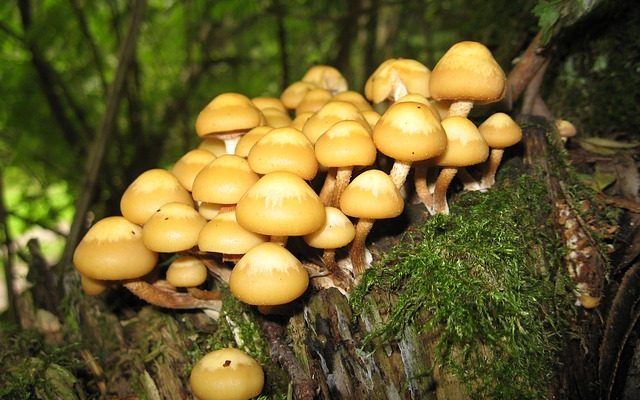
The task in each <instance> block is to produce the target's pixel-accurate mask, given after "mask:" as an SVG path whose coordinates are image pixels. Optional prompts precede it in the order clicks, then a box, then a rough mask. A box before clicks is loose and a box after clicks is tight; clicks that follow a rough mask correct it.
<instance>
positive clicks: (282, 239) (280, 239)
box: [269, 235, 289, 247]
mask: <svg viewBox="0 0 640 400" xmlns="http://www.w3.org/2000/svg"><path fill="white" fill-rule="evenodd" d="M287 239H289V236H276V235H273V236H271V240H269V241H270V242H271V243H275V244H279V245H280V246H282V247H285V246H286V245H287Z"/></svg>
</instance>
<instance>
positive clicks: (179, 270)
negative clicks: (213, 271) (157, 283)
mask: <svg viewBox="0 0 640 400" xmlns="http://www.w3.org/2000/svg"><path fill="white" fill-rule="evenodd" d="M208 275H209V273H208V270H207V267H206V266H205V265H204V263H203V262H202V261H201V260H200V259H198V258H196V257H192V256H183V257H178V258H176V259H175V260H173V262H172V263H171V264H170V265H169V268H167V275H166V278H167V282H169V284H170V285H171V286H174V287H196V286H200V285H202V284H203V283H205V282H206V281H207V276H208Z"/></svg>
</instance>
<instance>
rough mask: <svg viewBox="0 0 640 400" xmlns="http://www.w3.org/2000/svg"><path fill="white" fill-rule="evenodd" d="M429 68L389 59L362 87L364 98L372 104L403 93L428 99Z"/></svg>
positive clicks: (404, 60) (405, 59) (409, 61)
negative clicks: (419, 95)
mask: <svg viewBox="0 0 640 400" xmlns="http://www.w3.org/2000/svg"><path fill="white" fill-rule="evenodd" d="M430 73H431V72H430V71H429V68H427V67H426V66H425V65H424V64H422V63H421V62H419V61H416V60H412V59H409V58H390V59H388V60H386V61H384V62H383V63H382V64H380V66H379V67H378V68H377V69H376V70H375V71H374V72H373V73H372V74H371V76H370V77H369V79H367V82H366V83H365V86H364V91H365V96H366V97H367V99H369V100H371V101H372V102H373V103H374V104H377V103H380V102H382V101H384V100H385V99H387V98H394V97H397V96H398V95H402V94H404V93H417V94H421V95H423V96H425V97H429V95H430V94H429V75H430Z"/></svg>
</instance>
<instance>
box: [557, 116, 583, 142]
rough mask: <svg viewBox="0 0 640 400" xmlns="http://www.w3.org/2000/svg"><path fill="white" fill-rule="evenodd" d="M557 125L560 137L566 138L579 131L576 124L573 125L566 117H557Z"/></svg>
mask: <svg viewBox="0 0 640 400" xmlns="http://www.w3.org/2000/svg"><path fill="white" fill-rule="evenodd" d="M555 125H556V129H557V130H558V134H559V135H560V137H563V138H565V139H566V138H570V137H574V136H575V135H576V134H577V133H578V130H577V129H576V127H575V125H573V124H572V123H571V122H570V121H567V120H566V119H556V122H555Z"/></svg>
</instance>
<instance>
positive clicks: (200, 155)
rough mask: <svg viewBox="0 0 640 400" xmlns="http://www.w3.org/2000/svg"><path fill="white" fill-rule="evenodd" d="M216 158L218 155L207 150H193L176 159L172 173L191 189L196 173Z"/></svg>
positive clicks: (184, 185)
mask: <svg viewBox="0 0 640 400" xmlns="http://www.w3.org/2000/svg"><path fill="white" fill-rule="evenodd" d="M215 159H216V156H215V155H213V154H212V153H211V152H209V151H207V150H203V149H195V150H191V151H189V152H187V153H186V154H185V155H183V156H182V157H180V159H179V160H178V161H176V163H175V164H174V165H173V167H172V168H171V173H172V174H173V175H175V177H176V178H178V181H180V184H182V186H183V187H184V188H185V189H187V190H188V191H191V188H192V187H193V181H194V179H196V175H198V173H200V171H202V169H203V168H204V167H206V166H207V165H208V164H209V163H210V162H211V161H213V160H215Z"/></svg>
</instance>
